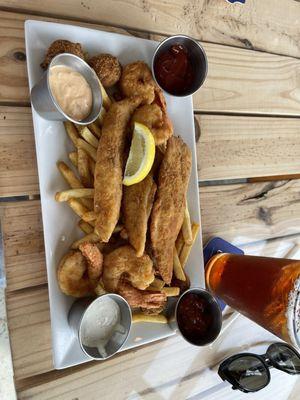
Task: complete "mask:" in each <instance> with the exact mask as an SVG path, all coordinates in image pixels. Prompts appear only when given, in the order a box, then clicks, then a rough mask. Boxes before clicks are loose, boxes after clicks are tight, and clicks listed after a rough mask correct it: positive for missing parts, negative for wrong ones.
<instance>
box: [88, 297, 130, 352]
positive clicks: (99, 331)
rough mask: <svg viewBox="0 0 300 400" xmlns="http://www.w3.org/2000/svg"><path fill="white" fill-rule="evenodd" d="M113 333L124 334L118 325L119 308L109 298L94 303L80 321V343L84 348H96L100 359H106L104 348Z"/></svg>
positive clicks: (123, 330)
mask: <svg viewBox="0 0 300 400" xmlns="http://www.w3.org/2000/svg"><path fill="white" fill-rule="evenodd" d="M115 333H120V334H124V333H125V329H124V327H123V326H122V325H121V324H120V308H119V306H118V304H117V303H116V302H115V301H114V300H112V299H111V298H109V297H103V298H100V299H99V300H98V301H96V302H94V303H93V304H92V305H91V306H90V307H89V309H88V310H87V312H86V313H85V315H84V317H83V320H82V327H81V341H82V344H83V345H84V346H87V347H96V348H97V349H98V351H99V354H100V355H101V356H102V357H104V358H105V357H107V352H106V349H105V346H106V345H107V343H108V342H109V340H110V339H111V337H112V336H113V334H115Z"/></svg>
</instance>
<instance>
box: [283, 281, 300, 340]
mask: <svg viewBox="0 0 300 400" xmlns="http://www.w3.org/2000/svg"><path fill="white" fill-rule="evenodd" d="M285 315H286V320H287V330H288V336H289V338H290V341H291V343H292V344H293V345H294V346H295V347H298V348H300V277H299V278H298V279H296V280H295V282H294V287H293V289H292V290H291V291H290V294H289V298H288V306H287V310H286V314H285Z"/></svg>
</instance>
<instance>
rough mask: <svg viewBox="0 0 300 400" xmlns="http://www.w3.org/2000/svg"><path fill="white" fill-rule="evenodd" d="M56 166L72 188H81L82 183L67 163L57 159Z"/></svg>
mask: <svg viewBox="0 0 300 400" xmlns="http://www.w3.org/2000/svg"><path fill="white" fill-rule="evenodd" d="M57 168H58V169H59V172H60V173H61V174H62V176H63V177H64V179H65V181H66V182H67V183H68V185H69V186H70V187H71V188H72V189H79V188H83V184H82V183H81V182H80V180H79V179H78V178H77V176H76V175H75V174H74V172H73V171H72V170H71V168H69V167H68V166H67V164H65V163H64V162H63V161H59V162H58V163H57Z"/></svg>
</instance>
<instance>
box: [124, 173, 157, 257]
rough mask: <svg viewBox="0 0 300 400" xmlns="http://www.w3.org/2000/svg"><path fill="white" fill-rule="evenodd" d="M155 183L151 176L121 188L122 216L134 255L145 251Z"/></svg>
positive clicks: (139, 254) (140, 254)
mask: <svg viewBox="0 0 300 400" xmlns="http://www.w3.org/2000/svg"><path fill="white" fill-rule="evenodd" d="M155 192H156V184H155V182H154V180H153V178H152V176H150V175H148V176H146V178H145V179H144V180H143V181H141V182H139V183H136V184H135V185H132V186H125V187H124V188H123V218H124V222H125V229H126V232H127V234H128V237H129V242H130V244H131V245H132V246H133V247H134V249H135V251H136V255H137V256H138V257H140V256H142V255H143V254H144V251H145V243H146V235H147V224H148V219H149V216H150V214H151V210H152V205H153V202H154V196H155Z"/></svg>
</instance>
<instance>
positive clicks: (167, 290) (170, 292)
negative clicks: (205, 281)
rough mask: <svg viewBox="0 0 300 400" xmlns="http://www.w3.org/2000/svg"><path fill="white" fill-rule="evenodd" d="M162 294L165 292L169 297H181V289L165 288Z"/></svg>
mask: <svg viewBox="0 0 300 400" xmlns="http://www.w3.org/2000/svg"><path fill="white" fill-rule="evenodd" d="M161 292H164V293H165V294H166V296H167V297H173V296H179V294H180V288H179V287H175V286H173V287H163V288H162V289H161Z"/></svg>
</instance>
